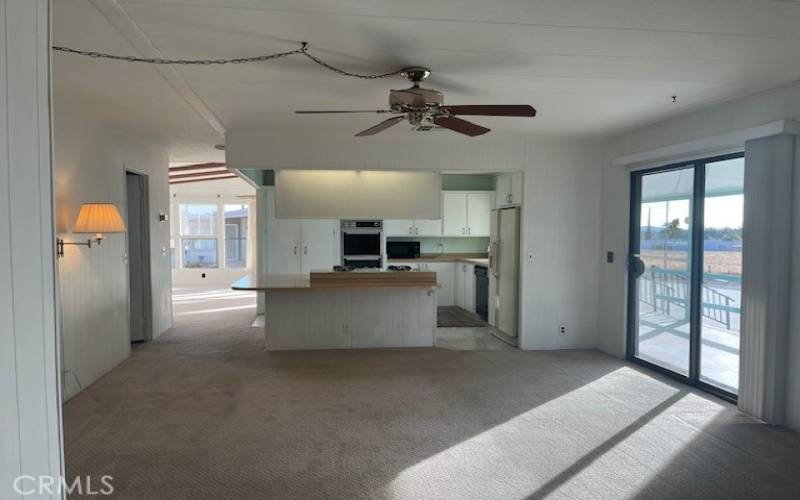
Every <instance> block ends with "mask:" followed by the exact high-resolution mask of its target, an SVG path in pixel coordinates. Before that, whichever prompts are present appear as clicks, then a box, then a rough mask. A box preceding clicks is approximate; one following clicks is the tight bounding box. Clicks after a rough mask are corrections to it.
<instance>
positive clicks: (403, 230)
mask: <svg viewBox="0 0 800 500" xmlns="http://www.w3.org/2000/svg"><path fill="white" fill-rule="evenodd" d="M383 232H384V233H385V234H386V236H441V235H442V219H433V220H409V219H396V220H385V221H383Z"/></svg>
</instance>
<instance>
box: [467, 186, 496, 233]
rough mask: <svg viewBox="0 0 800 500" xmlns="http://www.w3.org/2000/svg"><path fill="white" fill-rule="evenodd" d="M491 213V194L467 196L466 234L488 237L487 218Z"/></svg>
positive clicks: (470, 194) (471, 194)
mask: <svg viewBox="0 0 800 500" xmlns="http://www.w3.org/2000/svg"><path fill="white" fill-rule="evenodd" d="M491 211H492V194H491V193H489V192H486V193H469V194H467V234H468V235H469V236H489V216H490V214H491Z"/></svg>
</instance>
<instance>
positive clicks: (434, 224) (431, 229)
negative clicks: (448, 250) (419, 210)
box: [414, 219, 442, 236]
mask: <svg viewBox="0 0 800 500" xmlns="http://www.w3.org/2000/svg"><path fill="white" fill-rule="evenodd" d="M441 235H442V219H431V220H415V221H414V236H441Z"/></svg>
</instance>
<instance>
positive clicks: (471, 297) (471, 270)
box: [461, 264, 475, 313]
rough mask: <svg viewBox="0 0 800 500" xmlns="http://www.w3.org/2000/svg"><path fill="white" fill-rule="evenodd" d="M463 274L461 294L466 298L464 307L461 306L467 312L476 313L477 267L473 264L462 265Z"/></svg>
mask: <svg viewBox="0 0 800 500" xmlns="http://www.w3.org/2000/svg"><path fill="white" fill-rule="evenodd" d="M462 269H463V273H462V275H461V277H462V278H461V285H462V289H461V293H462V295H463V298H464V305H463V306H461V307H463V308H464V309H466V310H467V311H469V312H471V313H474V312H475V266H474V265H472V264H462Z"/></svg>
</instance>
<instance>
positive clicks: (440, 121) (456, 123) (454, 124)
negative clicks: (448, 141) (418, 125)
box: [433, 116, 489, 137]
mask: <svg viewBox="0 0 800 500" xmlns="http://www.w3.org/2000/svg"><path fill="white" fill-rule="evenodd" d="M433 123H435V124H436V125H439V126H440V127H444V128H449V129H450V130H452V131H454V132H458V133H459V134H464V135H468V136H470V137H475V136H476V135H482V134H485V133H486V132H489V129H488V128H486V127H481V126H480V125H476V124H474V123H472V122H468V121H467V120H462V119H461V118H455V117H452V116H437V117H435V118H434V119H433Z"/></svg>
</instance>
